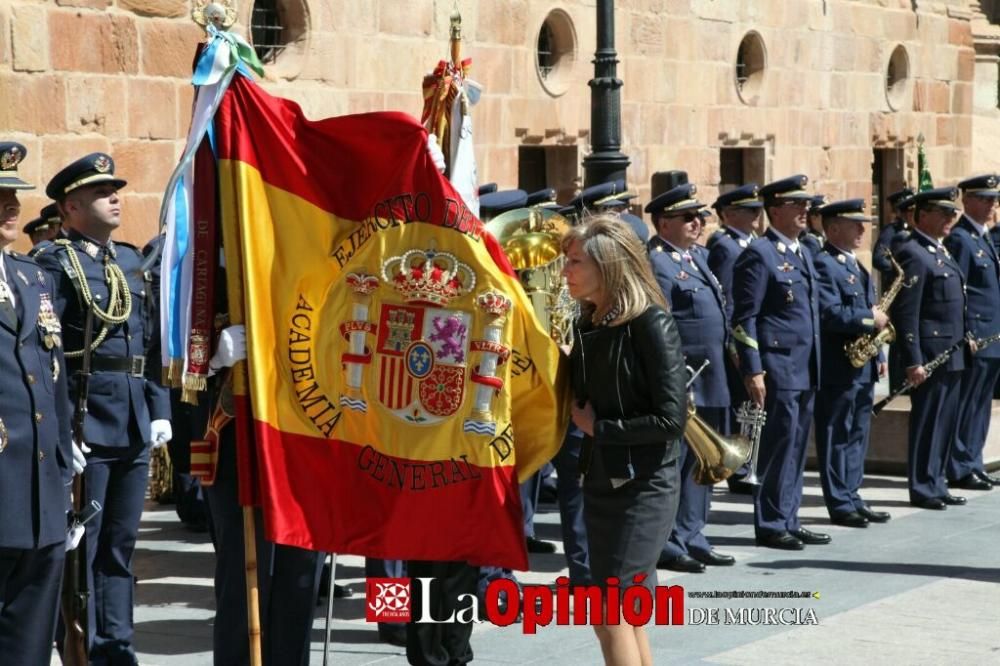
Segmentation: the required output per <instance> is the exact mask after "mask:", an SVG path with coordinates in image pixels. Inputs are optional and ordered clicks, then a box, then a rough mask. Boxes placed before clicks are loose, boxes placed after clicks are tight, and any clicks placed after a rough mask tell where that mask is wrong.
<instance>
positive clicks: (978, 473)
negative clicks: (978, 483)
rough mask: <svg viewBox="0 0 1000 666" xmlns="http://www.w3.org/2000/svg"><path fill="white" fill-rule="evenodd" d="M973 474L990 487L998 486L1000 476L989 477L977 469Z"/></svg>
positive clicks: (999, 484)
mask: <svg viewBox="0 0 1000 666" xmlns="http://www.w3.org/2000/svg"><path fill="white" fill-rule="evenodd" d="M973 474H975V475H976V476H978V477H979V478H980V479H982V480H983V481H985V482H986V483H988V484H990V485H991V486H1000V476H990V475H989V474H987V473H986V472H984V471H983V470H979V469H977V470H976V471H975V472H973Z"/></svg>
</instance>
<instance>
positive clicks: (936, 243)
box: [913, 227, 944, 248]
mask: <svg viewBox="0 0 1000 666" xmlns="http://www.w3.org/2000/svg"><path fill="white" fill-rule="evenodd" d="M913 230H914V231H916V232H917V233H918V234H920V235H921V236H923V237H924V238H926V239H927V240H929V241H930V242H932V243H934V247H937V248H942V247H944V245H943V244H942V243H941V241H939V240H938V239H936V238H931V237H930V236H928V235H927V234H925V233H924V232H922V231H921V230H920V229H917V228H916V227H913Z"/></svg>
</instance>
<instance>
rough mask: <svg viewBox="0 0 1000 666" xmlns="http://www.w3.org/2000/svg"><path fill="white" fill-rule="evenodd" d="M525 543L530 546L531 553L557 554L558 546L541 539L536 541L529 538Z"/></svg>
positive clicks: (533, 538)
mask: <svg viewBox="0 0 1000 666" xmlns="http://www.w3.org/2000/svg"><path fill="white" fill-rule="evenodd" d="M525 541H526V542H527V545H528V552H529V553H554V552H556V545H555V544H554V543H552V542H551V541H542V540H541V539H536V538H535V537H527V538H525Z"/></svg>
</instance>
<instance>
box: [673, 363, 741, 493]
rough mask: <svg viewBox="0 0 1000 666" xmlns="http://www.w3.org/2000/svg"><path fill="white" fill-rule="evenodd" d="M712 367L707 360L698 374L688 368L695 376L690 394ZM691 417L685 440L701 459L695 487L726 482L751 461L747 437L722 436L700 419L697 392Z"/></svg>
mask: <svg viewBox="0 0 1000 666" xmlns="http://www.w3.org/2000/svg"><path fill="white" fill-rule="evenodd" d="M708 365H709V362H708V360H707V359H706V360H705V361H704V362H703V363H702V364H701V367H700V368H698V369H697V370H695V369H694V368H692V367H691V366H687V370H688V372H689V373H690V375H691V377H690V378H689V379H688V382H687V388H688V390H690V389H691V386H692V385H693V384H694V380H695V379H696V378H697V377H698V375H700V374H701V372H702V371H703V370H704V369H705V368H706V367H708ZM687 416H688V418H687V424H686V425H685V426H684V439H685V440H686V441H687V445H688V447H689V448H690V449H691V451H692V453H694V456H695V458H697V459H698V468H697V469H695V470H694V480H695V483H698V484H701V485H703V486H712V485H715V484H716V483H718V482H719V481H725V480H726V479H728V478H729V477H730V476H732V475H733V473H734V472H736V470H738V469H739V468H740V467H741V466H742V465H743V463H745V462H747V460H749V459H750V454H751V453H752V449H753V447H752V445H751V444H750V440H749V439H747V437H746V436H744V435H736V436H734V437H726V436H724V435H720V434H719V433H718V432H716V431H715V429H714V428H712V427H711V426H709V425H708V424H707V423H705V421H704V420H703V419H702V418H701V417H700V416H698V410H697V408H696V407H695V405H694V391H691V392H690V393H688V412H687Z"/></svg>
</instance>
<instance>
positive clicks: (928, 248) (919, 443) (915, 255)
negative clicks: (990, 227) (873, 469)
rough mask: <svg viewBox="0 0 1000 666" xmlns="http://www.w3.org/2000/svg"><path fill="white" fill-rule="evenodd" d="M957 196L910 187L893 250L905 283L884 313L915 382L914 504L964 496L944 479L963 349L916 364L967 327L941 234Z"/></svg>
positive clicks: (940, 505) (954, 212) (951, 219)
mask: <svg viewBox="0 0 1000 666" xmlns="http://www.w3.org/2000/svg"><path fill="white" fill-rule="evenodd" d="M957 198H958V190H957V189H955V188H952V187H944V188H939V189H934V190H927V191H925V192H920V193H918V194H915V195H913V205H914V217H913V226H914V228H913V233H912V234H911V235H910V238H909V240H907V241H906V242H904V243H903V244H902V245H901V246H900V247H899V250H898V251H897V252H896V259H897V260H898V261H899V263H900V265H901V266H902V268H903V272H904V273H905V275H906V279H907V281H908V282H907V283H908V284H909V281H913V285H912V286H910V287H908V288H906V289H903V290H901V291H900V293H899V296H897V297H896V301H895V303H893V308H892V321H893V325H894V326H895V327H896V335H897V336H898V338H897V340H898V342H897V344H898V345H899V349H900V354H901V358H902V363H903V367H904V368H905V369H906V377H907V379H908V380H910V381H911V382H912V383H913V384H914V386H915V388H914V389H913V390H912V391H911V393H910V403H911V409H910V431H909V457H908V460H907V477H908V480H909V490H910V504H912V505H913V506H916V507H920V508H922V509H936V510H942V509H946V508H948V506H949V505H952V506H954V505H961V504H965V498H964V497H955V496H952V495H951V494H950V493H949V492H948V487H947V486H946V485H945V464H946V462H947V458H948V446H949V444H950V443H951V439H952V437H953V435H954V432H955V428H956V427H957V425H958V412H959V404H958V400H959V384H960V382H961V379H962V370H964V369H965V367H966V362H965V355H964V354H963V352H962V349H959V350H958V351H957V352H955V353H953V354H952V355H951V357H950V358H949V359H948V361H947V363H945V364H944V365H941V366H940V367H938V368H937V370H936V371H935V372H934V374H932V375H930V376H929V377H928V374H927V370H926V368H925V367H924V366H925V365H926V364H927V363H929V362H930V361H932V360H933V359H935V358H936V357H937V356H938V355H940V354H941V353H942V352H945V351H946V350H948V349H949V348H951V347H953V346H954V345H955V344H957V343H960V342H961V341H962V339H963V338H965V337H967V335H968V333H969V330H968V326H967V322H966V316H965V281H964V279H963V277H962V271H961V269H960V267H959V265H958V263H956V262H955V259H954V258H953V257H952V256H951V253H950V252H949V251H948V248H946V247H945V245H944V244H943V243H942V242H941V241H942V240H943V239H944V238H945V237H946V236H947V235H948V232H949V231H950V230H951V227H952V225H953V224H954V223H955V218H956V217H957V216H958V206H957V205H956V204H955V199H957ZM969 346H970V348H972V347H974V346H975V343H970V344H969ZM973 351H974V350H973Z"/></svg>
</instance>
